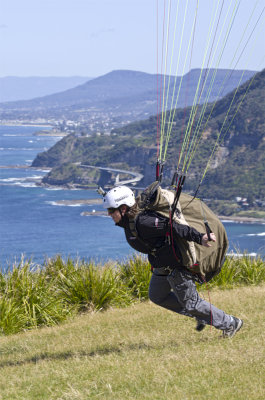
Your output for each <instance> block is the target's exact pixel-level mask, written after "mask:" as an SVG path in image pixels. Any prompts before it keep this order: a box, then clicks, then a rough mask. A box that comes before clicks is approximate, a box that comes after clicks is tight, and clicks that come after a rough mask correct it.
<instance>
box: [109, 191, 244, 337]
mask: <svg viewBox="0 0 265 400" xmlns="http://www.w3.org/2000/svg"><path fill="white" fill-rule="evenodd" d="M103 206H104V208H106V209H107V210H108V215H109V216H111V218H112V219H113V221H114V223H115V225H117V226H119V227H122V228H123V229H124V232H125V237H126V240H127V242H128V243H129V245H130V246H131V247H133V248H134V249H135V250H137V251H139V252H141V253H145V254H148V260H149V262H150V264H151V266H152V271H153V274H152V277H151V280H150V285H149V298H150V300H151V301H152V302H154V303H155V304H157V305H159V306H161V307H164V308H166V309H168V310H171V311H173V312H176V313H179V314H182V315H186V316H188V317H193V318H195V319H196V320H197V326H196V329H197V330H198V331H201V330H202V329H204V327H205V326H206V325H213V326H214V327H215V328H216V329H219V330H221V331H222V334H223V337H228V338H231V337H233V336H234V335H235V333H236V332H238V331H239V329H240V328H241V327H242V325H243V321H242V320H241V319H239V318H236V317H234V316H231V315H228V314H226V313H225V312H224V311H222V310H220V309H218V308H216V307H215V306H214V305H212V304H210V303H209V302H207V301H206V300H203V299H202V298H201V297H200V296H199V294H198V291H197V289H196V285H195V281H196V276H195V275H194V274H192V273H191V272H190V271H189V270H188V269H186V268H185V267H183V266H182V265H181V254H180V252H179V251H178V238H183V239H185V240H187V241H192V242H195V243H198V244H199V245H201V246H206V247H209V246H211V244H210V243H209V237H208V236H207V234H206V233H200V232H198V231H197V230H196V229H194V228H192V227H190V226H188V225H181V224H178V223H175V222H173V224H172V228H173V238H174V246H171V245H170V244H169V243H167V241H166V240H165V236H166V233H167V226H168V224H167V223H166V218H165V217H163V216H161V215H160V214H159V213H157V212H155V211H151V210H145V211H144V212H141V213H139V214H138V215H137V203H136V201H135V197H134V193H133V191H132V190H131V189H130V188H128V187H126V186H117V187H115V188H113V189H111V190H110V191H109V192H107V193H106V194H105V196H104V198H103ZM135 216H137V217H136V219H134V220H135V221H136V223H135V228H136V230H137V236H135V235H134V234H133V233H132V231H131V224H130V220H131V219H132V218H135ZM210 239H211V240H212V241H216V237H215V235H214V233H211V236H210ZM176 255H177V257H176ZM177 260H178V261H177Z"/></svg>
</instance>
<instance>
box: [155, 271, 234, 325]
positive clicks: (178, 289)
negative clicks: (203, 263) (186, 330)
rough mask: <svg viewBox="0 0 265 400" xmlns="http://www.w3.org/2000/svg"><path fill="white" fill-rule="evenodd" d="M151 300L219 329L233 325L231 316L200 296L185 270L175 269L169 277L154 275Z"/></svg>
mask: <svg viewBox="0 0 265 400" xmlns="http://www.w3.org/2000/svg"><path fill="white" fill-rule="evenodd" d="M149 298H150V300H151V301H152V302H153V303H155V304H157V305H159V306H161V307H164V308H166V309H168V310H171V311H174V312H176V313H179V314H182V315H186V316H188V317H193V318H196V319H197V320H198V321H201V322H203V323H205V324H208V325H213V326H214V327H215V328H217V329H222V330H223V329H227V328H228V327H229V326H230V325H231V316H230V315H228V314H226V313H225V312H224V311H222V310H219V309H218V308H216V307H215V306H213V305H212V304H210V303H209V302H208V301H205V300H203V299H202V298H201V297H200V296H199V294H198V292H197V289H196V285H195V283H194V281H193V279H192V276H191V275H190V274H189V273H188V271H186V270H185V269H175V270H174V271H173V272H172V273H171V274H170V275H168V276H166V275H156V274H155V273H153V275H152V278H151V281H150V285H149Z"/></svg>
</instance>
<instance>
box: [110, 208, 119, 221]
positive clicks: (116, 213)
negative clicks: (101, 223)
mask: <svg viewBox="0 0 265 400" xmlns="http://www.w3.org/2000/svg"><path fill="white" fill-rule="evenodd" d="M108 215H110V216H111V218H112V219H113V221H114V222H115V224H117V223H118V222H120V220H121V213H120V210H118V208H115V209H114V210H112V209H110V210H108Z"/></svg>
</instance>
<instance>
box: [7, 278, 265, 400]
mask: <svg viewBox="0 0 265 400" xmlns="http://www.w3.org/2000/svg"><path fill="white" fill-rule="evenodd" d="M264 294H265V286H257V287H243V288H237V289H233V290H222V291H220V290H214V291H212V292H211V301H212V302H213V304H215V305H216V306H217V307H220V308H222V309H224V310H225V311H226V312H228V313H232V314H235V315H238V316H240V317H241V318H243V319H244V327H243V328H242V330H241V331H240V332H239V333H238V334H237V335H236V336H235V337H234V338H233V339H232V340H229V339H222V338H220V331H217V330H215V329H214V328H212V329H211V328H209V327H208V328H206V329H205V330H204V331H203V332H201V333H198V332H196V331H195V330H194V321H193V320H191V319H188V318H185V317H182V316H179V315H176V314H173V313H171V312H169V311H166V310H163V309H161V308H159V307H157V306H155V305H153V304H151V303H150V302H146V303H141V304H137V305H133V306H130V307H128V308H125V309H111V310H108V311H106V312H104V313H92V314H84V315H81V316H78V317H76V318H75V319H74V320H72V321H71V322H68V323H64V324H63V325H61V326H58V327H52V328H42V329H38V330H34V331H32V332H25V333H21V334H17V335H12V336H8V337H1V338H0V369H1V374H0V376H1V377H0V399H1V400H15V399H17V400H26V399H27V400H30V399H34V400H36V399H37V400H41V399H49V400H53V399H57V400H59V399H61V400H68V399H69V400H70V399H71V400H73V399H78V400H88V399H104V400H105V399H107V400H109V399H113V400H114V399H115V400H121V399H122V400H124V399H125V400H126V399H130V400H133V399H135V400H147V399H150V400H151V399H152V400H153V399H154V400H164V399H166V400H171V399H172V400H178V399H179V400H186V399H187V400H191V399H196V400H197V399H211V400H212V399H218V400H222V399H227V398H229V399H240V400H243V399H255V400H257V399H264V393H265V384H264V375H265V368H264V359H265V357H264V356H265V354H264V348H265V346H264V344H265V343H264V330H265V329H264V328H265V326H264ZM205 297H207V295H206V294H205Z"/></svg>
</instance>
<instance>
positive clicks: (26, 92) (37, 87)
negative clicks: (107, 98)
mask: <svg viewBox="0 0 265 400" xmlns="http://www.w3.org/2000/svg"><path fill="white" fill-rule="evenodd" d="M90 79H91V78H88V77H81V76H69V77H52V76H50V77H40V76H35V77H17V76H7V77H3V78H0V102H1V103H2V102H6V101H17V100H29V99H33V98H35V97H42V96H46V95H50V94H53V93H57V92H62V91H64V90H67V89H70V88H74V87H75V86H78V85H81V84H83V83H85V82H87V81H88V80H90Z"/></svg>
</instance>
